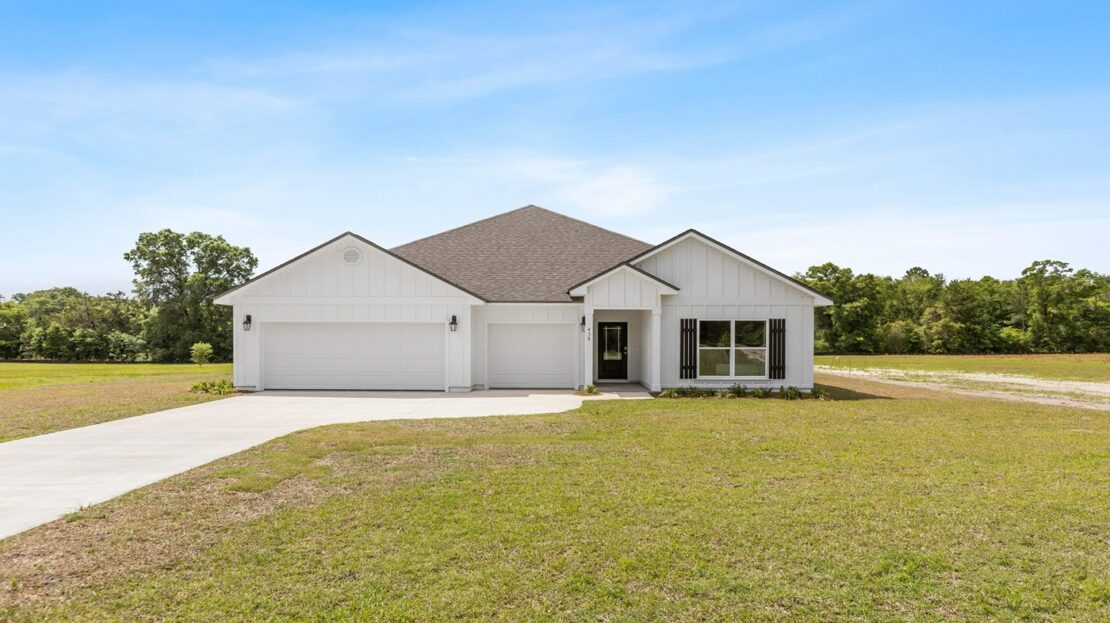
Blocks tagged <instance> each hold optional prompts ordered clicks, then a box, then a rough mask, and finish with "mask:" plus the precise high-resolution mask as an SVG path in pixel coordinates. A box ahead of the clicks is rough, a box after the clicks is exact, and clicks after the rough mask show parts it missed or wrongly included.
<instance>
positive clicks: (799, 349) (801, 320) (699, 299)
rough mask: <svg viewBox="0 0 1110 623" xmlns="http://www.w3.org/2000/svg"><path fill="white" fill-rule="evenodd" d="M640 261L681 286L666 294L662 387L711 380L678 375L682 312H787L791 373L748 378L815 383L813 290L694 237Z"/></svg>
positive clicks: (714, 315)
mask: <svg viewBox="0 0 1110 623" xmlns="http://www.w3.org/2000/svg"><path fill="white" fill-rule="evenodd" d="M637 266H638V267H639V268H641V269H643V270H645V271H647V272H649V273H651V274H653V275H656V276H658V277H659V278H660V279H663V280H664V281H666V282H668V283H671V284H674V285H675V286H676V287H678V288H679V292H678V293H677V294H675V295H671V296H664V297H663V298H662V301H663V315H662V336H661V337H662V344H661V349H660V350H661V357H662V361H661V372H662V385H663V387H675V386H681V385H691V384H695V385H696V384H709V382H704V383H699V382H697V381H694V380H690V379H679V378H678V359H679V354H678V346H679V339H680V336H679V320H681V319H682V318H697V319H699V320H766V319H768V318H785V319H786V379H785V380H775V381H762V382H757V381H744V383H745V384H746V385H751V386H757V385H770V386H779V385H794V386H797V387H802V388H810V387H812V386H813V297H812V296H810V295H808V294H806V293H804V292H802V291H800V290H798V289H797V288H795V287H793V286H791V285H788V284H787V283H785V282H783V281H782V280H781V279H780V278H778V277H777V276H770V275H768V274H767V273H766V272H764V271H763V270H761V269H758V268H756V267H754V266H753V265H751V264H749V263H748V262H745V261H742V260H740V259H737V258H735V257H734V256H732V255H731V254H726V253H724V252H722V251H720V250H718V249H716V248H714V247H712V246H710V245H708V244H706V243H704V242H702V241H700V240H698V239H695V238H688V239H686V240H683V241H682V242H679V243H677V244H675V245H673V246H671V247H669V248H667V249H664V250H663V251H660V252H659V253H656V254H655V255H652V256H651V257H648V258H647V259H645V260H643V261H642V262H639V263H638V264H637ZM713 384H720V382H714V383H713ZM725 384H728V383H727V382H726V383H725Z"/></svg>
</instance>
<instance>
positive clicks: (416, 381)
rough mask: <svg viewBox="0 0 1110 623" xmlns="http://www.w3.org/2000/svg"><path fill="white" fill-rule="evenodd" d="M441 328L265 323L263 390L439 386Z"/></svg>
mask: <svg viewBox="0 0 1110 623" xmlns="http://www.w3.org/2000/svg"><path fill="white" fill-rule="evenodd" d="M443 332H444V328H443V324H437V323H380V322H361V323H347V322H301V323H297V322H267V323H263V325H262V387H263V389H434V390H441V391H442V390H443V387H444V374H445V370H444V366H445V347H444V337H443V336H444V333H443Z"/></svg>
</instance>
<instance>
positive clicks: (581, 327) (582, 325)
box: [578, 316, 586, 333]
mask: <svg viewBox="0 0 1110 623" xmlns="http://www.w3.org/2000/svg"><path fill="white" fill-rule="evenodd" d="M578 330H579V331H581V332H582V333H585V332H586V317H585V316H582V320H581V321H580V322H579V323H578Z"/></svg>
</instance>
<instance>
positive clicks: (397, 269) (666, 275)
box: [216, 206, 832, 391]
mask: <svg viewBox="0 0 1110 623" xmlns="http://www.w3.org/2000/svg"><path fill="white" fill-rule="evenodd" d="M216 303H219V304H221V305H230V306H232V307H233V308H234V319H235V324H234V329H235V331H234V349H235V355H234V358H235V374H234V378H235V385H236V386H237V387H239V388H241V389H245V390H262V389H412V390H416V389H419V390H440V391H469V390H471V389H480V388H575V387H582V386H584V385H587V384H591V383H604V382H606V381H628V382H635V383H641V384H643V385H644V386H645V387H647V388H649V389H651V390H653V391H658V390H660V389H662V388H665V387H676V386H690V385H693V386H713V387H716V386H722V387H723V386H728V385H732V384H735V383H741V384H744V385H747V386H749V387H780V386H791V385H792V386H796V387H800V388H803V389H807V388H811V387H812V386H813V308H814V307H818V306H823V305H830V304H831V303H832V301H830V300H829V299H828V298H826V297H824V296H822V295H821V294H820V293H818V292H815V291H813V290H811V289H810V288H808V287H807V286H805V285H804V284H802V283H799V282H798V281H796V280H794V279H791V278H790V277H788V276H786V275H784V274H783V273H780V272H778V271H776V270H775V269H773V268H771V267H769V266H767V265H765V264H762V263H760V262H758V261H756V260H754V259H752V258H750V257H748V256H746V255H744V254H743V253H740V252H739V251H737V250H735V249H732V248H731V247H729V246H727V245H725V244H722V243H720V242H718V241H716V240H713V239H712V238H710V237H709V236H706V235H705V234H702V233H700V232H698V231H695V230H693V229H691V230H687V231H685V232H683V233H681V234H679V235H677V236H675V237H673V238H671V239H670V240H667V241H665V242H663V243H661V244H657V245H650V244H647V243H644V242H640V241H639V240H635V239H633V238H630V237H628V236H624V235H621V234H618V233H615V232H612V231H609V230H606V229H602V228H600V227H596V226H594V225H590V224H589V223H584V222H582V221H579V220H576V219H572V218H569V217H566V216H563V215H561V214H557V213H555V212H551V211H549V210H545V209H543V208H539V207H536V206H526V207H523V208H520V209H517V210H513V211H511V212H506V213H504V214H500V215H497V216H493V217H490V218H487V219H485V220H481V221H477V222H475V223H471V224H469V225H464V226H462V227H459V228H456V229H452V230H449V231H445V232H443V233H440V234H436V235H434V236H429V237H427V238H422V239H420V240H416V241H414V242H410V243H408V244H404V245H401V246H399V247H396V248H393V249H385V248H382V247H380V246H378V245H376V244H374V243H373V242H371V241H370V240H368V239H366V238H363V237H361V236H358V235H356V234H353V233H350V232H347V233H344V234H341V235H339V236H337V237H335V238H333V239H332V240H329V241H327V242H325V243H324V244H322V245H320V246H318V247H316V248H314V249H312V250H310V251H308V252H306V253H304V254H302V255H299V256H297V257H295V258H293V259H291V260H289V261H288V262H285V263H284V264H281V265H280V266H278V267H276V268H274V269H273V270H270V271H267V272H265V273H263V274H261V275H259V276H257V277H255V278H254V279H251V280H250V281H248V282H246V283H244V284H242V285H240V286H239V287H237V288H234V289H233V290H230V291H228V292H226V293H224V294H222V295H220V296H219V297H217V298H216Z"/></svg>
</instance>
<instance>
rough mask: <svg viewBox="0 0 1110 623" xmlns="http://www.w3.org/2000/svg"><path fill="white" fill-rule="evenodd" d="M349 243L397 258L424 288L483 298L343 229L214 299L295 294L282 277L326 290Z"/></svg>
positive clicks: (366, 259)
mask: <svg viewBox="0 0 1110 623" xmlns="http://www.w3.org/2000/svg"><path fill="white" fill-rule="evenodd" d="M349 247H355V248H358V249H359V250H360V251H363V252H364V255H366V254H369V255H373V256H375V257H377V258H382V259H378V260H377V262H382V261H383V260H384V261H386V262H387V263H388V262H394V263H396V265H400V266H401V267H402V270H404V271H408V275H409V277H407V278H408V279H410V280H413V279H416V280H422V282H423V283H424V284H425V286H424V289H428V288H433V287H438V288H439V292H441V293H444V292H447V293H450V292H455V293H457V294H459V295H464V296H469V297H473V298H474V299H475V301H474V302H476V303H477V302H483V299H482V298H481V297H479V296H478V295H476V294H474V293H473V292H470V291H468V290H466V289H465V288H462V287H459V286H457V285H455V284H453V283H451V282H449V281H447V280H446V279H444V278H442V277H440V276H439V275H436V274H434V273H432V272H430V271H428V270H427V269H426V268H424V267H422V266H418V265H416V264H414V263H412V262H410V261H408V260H406V259H405V258H403V257H400V256H398V255H396V254H395V253H393V252H392V251H390V250H389V249H386V248H384V247H381V246H378V245H376V244H374V243H373V242H371V241H370V240H367V239H366V238H363V237H362V236H359V235H358V234H355V233H352V232H349V231H348V232H344V233H342V234H340V235H338V236H336V237H335V238H332V239H331V240H328V241H327V242H324V243H322V244H320V245H317V246H315V247H313V248H311V249H309V250H308V251H305V252H304V253H301V254H300V255H298V256H296V257H294V258H293V259H291V260H288V261H286V262H283V263H281V264H279V265H277V266H275V267H274V268H271V269H270V270H267V271H266V272H264V273H262V274H260V275H257V276H255V277H253V278H252V279H250V280H249V281H246V282H244V283H242V284H239V285H238V286H236V287H234V288H232V289H230V290H228V291H227V292H224V293H223V294H220V295H219V296H217V297H216V298H215V299H214V302H215V303H217V304H220V305H231V304H232V303H233V302H234V299H235V298H236V297H238V296H244V295H251V294H258V293H259V292H258V290H259V288H261V290H262V294H267V293H269V292H268V290H271V289H273V290H277V291H280V293H281V294H282V295H291V294H292V293H291V292H285V291H284V290H287V289H289V288H290V287H293V288H294V289H296V288H295V287H294V286H292V284H285V283H283V281H285V280H293V281H299V282H300V283H310V284H312V285H313V286H314V287H317V286H318V287H319V288H321V292H316V293H313V292H307V293H306V294H307V295H309V296H312V295H314V294H324V292H323V290H327V289H328V281H329V279H328V278H329V277H336V278H338V277H337V276H336V275H335V268H333V266H338V265H339V264H338V259H337V258H338V253H340V252H341V251H342V250H343V249H346V248H349ZM328 255H331V256H334V257H330V258H326V257H325V256H328ZM326 260H331V261H330V262H329V261H326ZM359 261H360V263H362V264H363V265H364V268H365V269H369V264H371V263H372V262H373V261H374V260H373V258H372V257H361V258H360V260H359ZM320 262H324V264H325V265H326V267H323V266H320V267H318V266H315V264H319V263H320ZM333 262H334V263H333ZM356 268H357V267H356ZM297 269H301V270H305V269H307V270H310V271H311V270H316V269H319V271H320V272H321V274H322V277H323V278H321V279H318V280H317V279H313V280H308V281H307V282H306V281H305V280H303V279H302V280H294V279H293V275H294V274H295V273H296V271H297ZM365 276H366V277H369V276H368V275H365ZM331 281H335V279H331ZM436 284H438V285H436ZM332 285H337V284H332ZM362 285H366V286H367V287H369V285H368V284H361V283H359V284H357V285H355V286H354V290H356V291H357V290H360V289H361V288H360V286H362Z"/></svg>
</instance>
